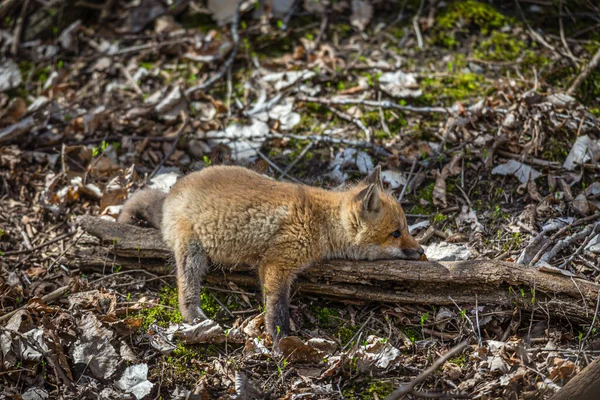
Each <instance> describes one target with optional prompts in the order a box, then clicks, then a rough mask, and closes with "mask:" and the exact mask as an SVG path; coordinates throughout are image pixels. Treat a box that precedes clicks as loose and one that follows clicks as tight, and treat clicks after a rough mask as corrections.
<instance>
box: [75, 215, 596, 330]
mask: <svg viewBox="0 0 600 400" xmlns="http://www.w3.org/2000/svg"><path fill="white" fill-rule="evenodd" d="M78 222H79V226H80V229H82V231H83V232H82V236H81V237H80V238H79V241H78V244H77V246H73V250H71V251H70V252H69V253H68V254H67V255H66V257H65V258H66V259H68V264H69V265H70V266H71V267H76V268H79V269H81V270H82V271H104V272H110V270H111V268H112V267H113V266H118V267H119V268H123V269H139V268H143V269H145V270H147V271H150V272H153V273H156V274H166V273H170V272H172V269H173V266H172V262H171V253H170V251H169V249H168V248H167V247H166V246H165V244H164V243H163V242H162V240H161V239H160V234H159V232H158V231H157V230H155V229H150V228H140V227H135V226H131V225H123V224H117V223H115V222H111V221H108V220H104V219H101V218H97V217H91V216H82V217H79V218H78ZM224 280H227V281H231V282H234V283H236V284H238V285H240V286H246V287H258V279H257V278H256V274H255V273H254V272H253V271H250V268H249V267H244V266H238V267H236V268H235V270H224V269H215V270H213V271H212V272H211V274H210V275H209V276H208V277H207V281H209V282H211V283H215V282H223V281H224ZM296 288H297V289H298V290H299V291H300V292H302V293H307V294H317V295H321V296H325V297H333V298H337V299H344V300H346V301H358V302H365V301H377V302H387V303H404V304H423V305H450V306H453V304H454V302H456V303H457V304H459V305H460V304H462V305H473V304H474V303H475V301H476V299H477V302H478V303H479V304H488V305H504V306H509V307H514V306H515V305H518V306H519V307H520V308H521V309H523V310H534V311H536V312H540V313H543V314H544V315H547V314H551V315H554V316H560V317H566V318H569V319H571V320H573V321H577V322H581V323H589V322H590V321H591V320H592V318H593V316H594V310H595V306H596V302H597V301H598V295H599V293H600V285H598V284H596V283H592V282H588V281H585V280H582V279H575V278H569V277H565V276H562V275H554V274H550V273H546V272H542V271H540V270H538V269H536V268H532V267H525V266H522V265H519V264H515V263H509V262H502V261H495V260H470V261H459V262H435V261H426V262H422V261H404V260H382V261H360V262H358V261H348V260H331V261H322V262H319V263H317V264H315V265H314V266H313V267H311V268H309V269H308V270H307V271H305V272H304V273H303V274H302V275H301V276H300V277H299V279H298V281H297V282H296Z"/></svg>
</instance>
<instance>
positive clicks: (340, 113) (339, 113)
mask: <svg viewBox="0 0 600 400" xmlns="http://www.w3.org/2000/svg"><path fill="white" fill-rule="evenodd" d="M328 109H329V110H330V111H331V112H332V113H334V114H335V115H337V116H338V117H339V118H341V119H343V120H344V121H348V122H352V123H353V124H354V125H356V126H358V127H359V128H360V130H362V131H363V132H364V134H365V136H366V137H367V142H370V141H371V130H370V129H369V128H367V127H366V126H365V124H364V123H363V122H362V121H361V120H360V119H358V118H354V117H352V116H350V115H348V114H346V113H345V112H343V111H340V110H338V109H337V108H335V107H328Z"/></svg>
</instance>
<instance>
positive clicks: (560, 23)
mask: <svg viewBox="0 0 600 400" xmlns="http://www.w3.org/2000/svg"><path fill="white" fill-rule="evenodd" d="M558 26H559V29H560V41H561V42H562V44H563V47H564V48H565V50H566V51H567V54H568V55H569V57H571V58H572V59H575V56H574V55H573V53H572V52H571V49H570V48H569V44H568V43H567V39H566V38H565V29H564V27H563V0H560V2H559V5H558Z"/></svg>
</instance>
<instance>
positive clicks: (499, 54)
mask: <svg viewBox="0 0 600 400" xmlns="http://www.w3.org/2000/svg"><path fill="white" fill-rule="evenodd" d="M525 48H527V45H526V44H525V42H523V41H521V40H518V39H515V38H514V37H513V36H512V35H510V34H508V33H504V32H499V31H493V32H492V34H491V35H490V37H489V38H488V39H485V40H483V41H482V42H481V43H479V45H478V46H477V47H476V49H475V57H478V58H480V59H482V60H492V61H514V60H516V59H517V57H518V56H519V55H520V54H521V52H522V51H523V50H524V49H525Z"/></svg>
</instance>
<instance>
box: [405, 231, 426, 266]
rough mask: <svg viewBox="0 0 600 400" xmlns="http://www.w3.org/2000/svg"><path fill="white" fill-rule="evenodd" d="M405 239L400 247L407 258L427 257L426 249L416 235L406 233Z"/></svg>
mask: <svg viewBox="0 0 600 400" xmlns="http://www.w3.org/2000/svg"><path fill="white" fill-rule="evenodd" d="M403 239H404V240H402V242H401V244H400V248H401V249H402V252H403V253H404V255H405V257H406V258H407V259H409V260H422V259H423V257H425V250H424V249H423V247H421V245H420V244H419V242H417V241H416V239H415V238H414V237H412V236H411V235H406V236H405V237H404V238H403Z"/></svg>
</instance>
